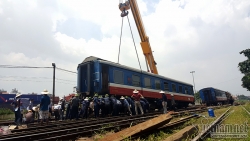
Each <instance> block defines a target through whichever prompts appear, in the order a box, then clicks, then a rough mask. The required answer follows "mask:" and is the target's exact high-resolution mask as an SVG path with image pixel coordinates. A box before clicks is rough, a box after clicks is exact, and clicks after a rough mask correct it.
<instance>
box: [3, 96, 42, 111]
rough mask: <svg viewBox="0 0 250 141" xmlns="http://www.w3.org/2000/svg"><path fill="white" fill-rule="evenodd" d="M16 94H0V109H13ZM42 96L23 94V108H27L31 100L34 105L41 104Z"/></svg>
mask: <svg viewBox="0 0 250 141" xmlns="http://www.w3.org/2000/svg"><path fill="white" fill-rule="evenodd" d="M15 96H16V94H0V107H2V108H3V107H4V108H11V106H10V104H11V103H12V102H13V101H14V98H15ZM41 97H42V95H28V94H22V96H21V101H22V103H23V107H24V108H26V107H27V106H28V104H29V100H30V99H33V103H34V105H38V104H40V100H41Z"/></svg>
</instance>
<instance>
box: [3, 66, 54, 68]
mask: <svg viewBox="0 0 250 141" xmlns="http://www.w3.org/2000/svg"><path fill="white" fill-rule="evenodd" d="M0 68H53V67H34V66H12V65H0Z"/></svg>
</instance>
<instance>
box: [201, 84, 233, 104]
mask: <svg viewBox="0 0 250 141" xmlns="http://www.w3.org/2000/svg"><path fill="white" fill-rule="evenodd" d="M199 93H200V98H201V100H202V103H203V104H206V105H207V106H210V105H224V104H233V102H234V100H233V97H232V95H231V94H230V93H229V92H226V91H223V90H219V89H216V88H213V87H208V88H203V89H201V90H200V91H199Z"/></svg>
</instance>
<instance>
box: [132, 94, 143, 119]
mask: <svg viewBox="0 0 250 141" xmlns="http://www.w3.org/2000/svg"><path fill="white" fill-rule="evenodd" d="M131 97H132V98H133V99H134V100H135V113H136V115H138V111H137V109H138V107H139V108H140V111H141V114H142V115H143V114H144V112H143V109H142V107H141V103H140V99H141V97H142V95H141V94H140V93H139V92H138V91H137V90H136V89H135V90H134V91H133V95H132V96H131Z"/></svg>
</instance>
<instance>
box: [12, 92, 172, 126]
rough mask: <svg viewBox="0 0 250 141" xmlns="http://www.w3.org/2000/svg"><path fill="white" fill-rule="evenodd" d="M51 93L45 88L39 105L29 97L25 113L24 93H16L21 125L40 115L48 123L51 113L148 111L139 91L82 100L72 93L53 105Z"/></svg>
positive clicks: (69, 115)
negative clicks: (23, 109) (23, 107)
mask: <svg viewBox="0 0 250 141" xmlns="http://www.w3.org/2000/svg"><path fill="white" fill-rule="evenodd" d="M48 93H49V92H48V91H47V90H44V91H43V92H42V94H43V96H42V98H41V102H40V104H39V105H37V106H34V105H33V100H32V99H31V100H30V104H29V106H28V107H27V110H28V113H27V114H25V116H23V113H22V112H21V110H20V107H21V101H20V96H21V94H17V95H16V98H15V100H14V102H13V103H12V105H13V106H14V109H15V122H16V123H17V125H19V124H20V123H21V122H23V121H24V122H26V123H29V122H33V121H34V119H35V118H37V119H38V120H39V121H40V123H41V124H43V122H44V121H46V123H47V124H48V121H49V119H50V118H52V115H54V117H55V120H67V119H69V120H72V119H76V120H78V119H79V118H83V119H84V118H85V119H86V118H89V117H90V116H92V115H93V117H95V118H99V117H109V116H119V115H120V114H124V115H129V116H132V115H138V114H142V115H143V114H144V113H147V112H149V107H150V105H149V102H148V100H147V99H146V98H144V97H143V96H142V95H141V94H140V93H139V91H137V90H134V91H133V94H132V95H131V97H129V96H121V97H120V98H119V99H118V98H116V97H115V96H114V95H111V96H110V95H109V94H106V95H105V96H104V97H103V96H102V95H98V94H97V93H96V94H94V97H93V98H91V97H85V98H83V99H79V95H78V94H75V96H72V98H71V99H70V101H69V102H68V103H66V101H65V100H64V99H63V98H61V99H60V101H59V103H58V104H55V105H52V99H50V97H49V96H48V95H47V94H48ZM159 93H161V94H162V98H161V104H162V107H163V113H167V97H166V94H165V92H164V91H160V92H159ZM174 104H175V102H174V97H173V95H172V99H171V105H174Z"/></svg>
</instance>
